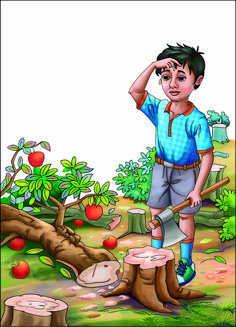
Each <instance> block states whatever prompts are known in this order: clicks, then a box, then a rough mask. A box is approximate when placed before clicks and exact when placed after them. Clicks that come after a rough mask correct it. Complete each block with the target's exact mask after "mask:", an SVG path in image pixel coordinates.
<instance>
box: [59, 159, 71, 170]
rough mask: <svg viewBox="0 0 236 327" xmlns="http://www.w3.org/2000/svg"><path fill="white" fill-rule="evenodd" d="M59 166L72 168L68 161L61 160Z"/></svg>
mask: <svg viewBox="0 0 236 327" xmlns="http://www.w3.org/2000/svg"><path fill="white" fill-rule="evenodd" d="M61 164H62V166H64V167H66V168H72V166H71V163H70V161H68V160H61Z"/></svg>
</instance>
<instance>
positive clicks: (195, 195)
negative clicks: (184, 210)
mask: <svg viewBox="0 0 236 327" xmlns="http://www.w3.org/2000/svg"><path fill="white" fill-rule="evenodd" d="M188 199H190V200H191V204H190V206H189V207H190V208H193V207H195V206H197V205H198V204H200V202H201V201H202V198H201V195H200V193H199V192H197V191H192V192H190V193H189V195H188V196H187V197H186V200H188Z"/></svg>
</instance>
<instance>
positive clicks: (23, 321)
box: [1, 294, 68, 327]
mask: <svg viewBox="0 0 236 327" xmlns="http://www.w3.org/2000/svg"><path fill="white" fill-rule="evenodd" d="M67 308H68V306H67V304H66V303H65V302H63V301H61V300H54V299H52V298H50V297H46V296H41V295H36V294H24V295H20V296H14V297H11V298H9V299H7V300H6V301H5V311H4V314H3V317H2V321H1V326H2V327H9V326H12V327H13V326H14V327H15V326H24V327H26V326H55V327H56V326H68V325H67V323H66V313H67Z"/></svg>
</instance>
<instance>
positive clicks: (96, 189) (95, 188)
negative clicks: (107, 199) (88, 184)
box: [94, 182, 100, 194]
mask: <svg viewBox="0 0 236 327" xmlns="http://www.w3.org/2000/svg"><path fill="white" fill-rule="evenodd" d="M94 192H95V193H96V194H99V193H100V185H99V183H98V182H97V183H96V184H95V186H94Z"/></svg>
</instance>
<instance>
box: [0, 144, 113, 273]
mask: <svg viewBox="0 0 236 327" xmlns="http://www.w3.org/2000/svg"><path fill="white" fill-rule="evenodd" d="M39 145H40V146H41V147H43V148H44V149H46V150H48V151H50V144H49V143H48V142H46V141H42V142H39V143H36V142H33V141H29V142H26V143H25V140H24V138H22V139H20V141H19V142H18V145H10V146H9V147H8V149H9V150H11V151H14V154H13V157H12V159H11V166H8V167H6V171H7V174H6V176H5V179H4V180H3V181H2V183H1V197H2V196H3V195H4V194H5V193H6V192H8V193H9V192H10V196H9V197H8V199H7V200H8V201H9V202H10V203H7V201H6V198H2V199H1V233H2V234H4V235H6V237H5V238H4V240H3V241H2V243H1V246H3V245H4V244H6V243H7V242H8V241H9V240H11V239H14V238H16V237H21V238H23V239H26V240H31V241H34V242H37V243H40V244H41V245H42V247H43V248H44V249H45V250H46V251H47V252H48V253H49V254H50V255H52V256H53V257H54V258H55V259H56V260H57V261H60V262H63V263H65V264H67V265H68V266H70V267H72V269H74V271H75V272H76V273H77V275H78V274H80V273H81V272H82V271H83V270H84V269H86V268H88V267H89V266H91V265H92V264H94V263H97V262H103V261H116V258H115V257H114V256H113V255H112V254H111V253H110V252H109V251H107V250H105V249H99V248H89V247H87V246H85V245H84V244H83V243H82V242H81V239H80V236H79V235H76V234H75V232H74V230H72V229H71V228H69V227H67V226H65V225H64V222H65V217H66V212H67V211H69V210H76V211H78V212H79V214H78V216H77V217H74V219H76V218H78V217H80V219H81V218H83V219H84V220H85V221H89V219H88V218H87V220H86V218H85V217H86V214H85V211H86V210H85V208H84V205H83V201H84V200H86V199H87V200H88V205H89V206H93V205H95V206H99V205H100V204H103V205H106V206H108V205H109V204H112V205H115V204H116V202H117V201H118V198H117V197H116V195H117V193H116V192H114V191H112V190H110V189H109V186H110V183H109V182H106V183H105V184H104V185H102V186H101V185H100V184H99V182H95V181H93V180H92V174H91V171H92V168H89V167H88V166H87V163H86V162H78V161H77V159H76V157H75V156H74V157H73V158H72V160H71V161H70V160H66V159H63V160H61V164H62V166H63V168H64V172H65V175H64V176H58V175H56V173H57V172H58V169H57V168H54V167H51V164H45V165H41V167H40V166H37V160H38V157H37V158H34V156H33V153H34V148H36V147H37V146H39ZM21 151H22V152H23V153H24V154H26V155H28V156H29V155H31V158H30V160H29V162H31V164H32V163H33V166H34V167H33V169H32V168H31V167H30V166H29V165H28V164H26V163H24V161H23V158H22V156H19V154H20V152H21ZM35 153H36V152H35ZM40 157H42V156H40ZM34 159H35V161H34ZM40 163H41V162H40ZM20 171H22V172H23V173H25V174H26V177H25V178H24V179H18V180H15V179H16V175H17V174H18V173H19V172H20ZM92 186H93V189H94V190H93V192H91V187H92ZM71 196H72V197H73V201H70V202H69V203H66V200H67V199H68V198H69V197H71ZM76 206H78V209H75V207H76ZM72 207H73V208H72ZM45 212H46V213H47V214H48V212H51V213H52V216H50V219H49V220H48V219H43V217H42V215H43V214H44V213H45ZM40 215H41V216H40ZM109 218H110V219H111V223H110V225H112V226H113V227H114V225H117V223H119V217H114V215H113V216H112V215H111V216H110V217H109ZM116 218H117V219H118V220H116ZM101 220H102V219H101ZM91 222H92V221H91ZM93 223H97V224H98V221H95V220H94V221H93ZM98 226H99V224H98ZM106 228H108V227H107V225H106ZM65 240H67V242H64V241H65Z"/></svg>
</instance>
